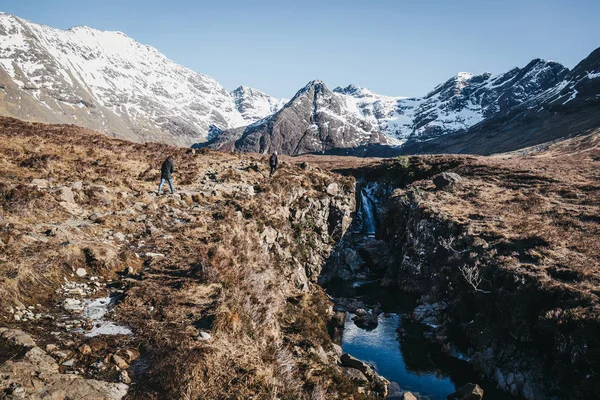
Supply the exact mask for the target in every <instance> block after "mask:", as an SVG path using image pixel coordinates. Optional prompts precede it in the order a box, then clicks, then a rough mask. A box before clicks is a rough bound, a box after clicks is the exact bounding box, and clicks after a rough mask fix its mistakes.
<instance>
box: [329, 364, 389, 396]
mask: <svg viewBox="0 0 600 400" xmlns="http://www.w3.org/2000/svg"><path fill="white" fill-rule="evenodd" d="M340 363H341V366H342V367H346V368H354V369H357V370H359V371H360V372H362V373H363V374H364V375H365V376H366V377H367V379H368V380H369V382H370V384H371V385H372V387H373V389H374V390H375V391H376V392H377V393H378V394H379V395H380V396H382V397H383V398H386V397H387V396H388V387H389V385H390V382H389V381H388V380H387V379H385V378H383V377H381V376H379V375H378V374H377V373H376V372H375V371H373V369H372V368H371V367H369V366H368V365H367V364H366V363H365V362H364V361H361V360H359V359H358V358H355V357H352V356H351V355H350V354H348V353H344V354H342V356H341V357H340Z"/></svg>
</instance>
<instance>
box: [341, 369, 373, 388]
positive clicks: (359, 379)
mask: <svg viewBox="0 0 600 400" xmlns="http://www.w3.org/2000/svg"><path fill="white" fill-rule="evenodd" d="M342 371H343V372H344V374H345V375H346V376H347V377H348V378H350V380H351V381H352V382H354V383H356V384H357V385H359V386H362V385H366V384H367V383H369V380H368V379H367V377H366V376H365V374H363V373H362V372H361V371H359V370H358V369H356V368H348V367H342Z"/></svg>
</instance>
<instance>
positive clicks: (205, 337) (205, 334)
mask: <svg viewBox="0 0 600 400" xmlns="http://www.w3.org/2000/svg"><path fill="white" fill-rule="evenodd" d="M210 339H211V336H210V333H208V332H200V333H199V334H198V336H196V340H210Z"/></svg>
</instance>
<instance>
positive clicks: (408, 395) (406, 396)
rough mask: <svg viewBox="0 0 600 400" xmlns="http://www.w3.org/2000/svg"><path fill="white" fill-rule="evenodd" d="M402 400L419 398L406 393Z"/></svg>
mask: <svg viewBox="0 0 600 400" xmlns="http://www.w3.org/2000/svg"><path fill="white" fill-rule="evenodd" d="M402 400H417V396H415V395H414V394H412V393H411V392H404V394H403V395H402Z"/></svg>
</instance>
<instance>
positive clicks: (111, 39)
mask: <svg viewBox="0 0 600 400" xmlns="http://www.w3.org/2000/svg"><path fill="white" fill-rule="evenodd" d="M595 53H596V52H594V53H592V55H593V54H595ZM592 55H590V57H588V59H586V60H587V61H585V60H584V61H585V62H584V61H582V63H580V65H578V67H576V68H575V69H574V70H573V71H569V69H567V68H566V67H564V66H562V65H561V64H559V63H557V62H554V61H545V60H541V59H535V60H533V61H531V62H530V63H529V64H528V65H526V66H525V67H523V68H514V69H512V70H510V71H508V72H506V73H503V74H500V75H497V76H492V75H491V74H490V73H484V74H481V75H473V74H470V73H466V72H461V73H458V74H457V75H456V76H454V77H452V78H450V79H448V80H447V81H446V82H444V83H442V84H440V85H438V86H436V87H435V88H434V89H433V90H432V91H431V92H429V93H428V94H427V95H425V96H423V97H413V98H407V97H399V96H398V97H395V96H383V95H379V94H376V93H373V92H372V91H370V90H368V89H365V88H361V87H358V86H356V85H349V86H346V87H336V88H335V89H333V90H329V89H328V88H327V87H326V86H325V84H324V83H323V82H321V81H318V80H315V81H312V82H309V84H308V85H306V86H305V87H304V88H302V89H300V91H298V93H296V95H295V96H294V97H293V98H292V99H291V100H289V101H288V100H287V99H279V98H275V97H273V96H270V95H268V94H265V93H263V92H261V91H259V90H256V89H252V88H249V87H246V86H240V87H239V88H237V89H235V90H233V91H232V92H230V93H228V92H227V91H226V90H225V88H223V87H222V86H221V85H220V84H219V83H218V82H217V81H216V80H214V79H213V78H211V77H208V76H206V75H202V74H199V73H196V72H194V71H192V70H190V69H188V68H185V67H183V66H181V65H178V64H176V63H175V62H173V61H171V60H169V59H168V58H167V57H166V56H164V55H163V54H161V53H160V52H159V51H158V50H156V49H154V48H152V47H150V46H145V45H142V44H140V43H138V42H136V41H135V40H133V39H131V38H129V37H128V36H126V35H125V34H123V33H120V32H105V31H99V30H95V29H91V28H88V27H74V28H71V29H68V30H66V31H63V30H59V29H54V28H51V27H47V26H44V25H39V24H35V23H32V22H29V21H26V20H23V19H21V18H18V17H15V16H12V15H9V14H5V13H0V115H3V116H12V117H17V118H21V119H24V120H29V121H39V122H48V123H72V124H77V125H82V126H85V127H87V128H90V129H95V130H98V131H101V132H104V133H106V134H108V135H111V136H115V137H120V138H124V139H129V140H134V141H138V142H147V141H156V142H163V143H170V144H175V145H179V146H190V145H192V144H195V143H202V142H205V141H206V140H209V141H210V142H211V143H212V145H213V147H217V148H221V147H225V148H229V147H240V148H242V149H246V150H247V151H261V152H268V151H272V150H280V151H281V150H283V149H284V148H285V150H284V151H287V152H291V153H292V154H299V153H301V152H306V151H316V152H323V151H329V150H331V149H333V148H342V149H347V148H353V147H360V146H366V145H370V144H383V145H393V146H398V145H403V144H405V143H406V142H410V143H415V142H421V143H424V142H428V141H432V140H434V139H441V138H445V137H447V136H446V135H450V134H460V133H461V132H466V131H469V130H471V129H474V128H476V127H479V126H481V125H482V124H484V123H487V122H489V121H491V120H494V119H497V118H498V117H501V116H503V115H506V114H508V113H510V112H512V111H513V110H516V109H522V108H525V109H527V110H535V109H539V108H543V107H544V106H545V105H546V104H552V105H556V104H566V103H568V102H571V101H573V100H574V99H576V98H577V99H581V98H582V96H587V97H585V98H586V99H588V100H590V99H591V100H590V101H595V99H597V94H598V89H597V88H596V86H595V85H596V83H595V82H597V81H598V80H599V78H600V75H599V74H600V72H599V71H598V68H596V63H597V61H595V60H596V59H597V58H598V57H597V56H594V57H592ZM586 62H587V63H586ZM578 68H579V69H578ZM589 82H592V83H591V84H590V83H589ZM311 95H312V96H314V97H313V98H310V96H311ZM575 103H577V102H575ZM294 130H297V131H294ZM275 131H276V132H275ZM269 135H270V136H271V138H269ZM275 136H277V137H278V138H277V139H275ZM234 142H236V143H234ZM224 144H226V145H224ZM282 146H283V147H282Z"/></svg>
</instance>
